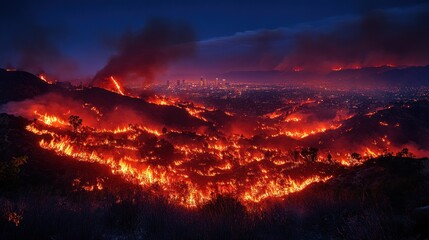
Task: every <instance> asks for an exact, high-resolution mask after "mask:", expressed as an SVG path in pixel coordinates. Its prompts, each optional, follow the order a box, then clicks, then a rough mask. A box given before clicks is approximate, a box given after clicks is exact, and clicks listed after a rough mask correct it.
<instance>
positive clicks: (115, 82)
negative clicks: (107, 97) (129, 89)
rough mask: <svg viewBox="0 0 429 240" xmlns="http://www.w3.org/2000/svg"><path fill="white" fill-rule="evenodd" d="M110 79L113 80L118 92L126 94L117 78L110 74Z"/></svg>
mask: <svg viewBox="0 0 429 240" xmlns="http://www.w3.org/2000/svg"><path fill="white" fill-rule="evenodd" d="M110 80H112V82H113V84H114V86H115V88H116V92H117V93H119V94H121V95H125V94H124V92H123V91H122V88H121V86H120V85H119V83H118V82H117V81H116V80H115V78H113V76H110Z"/></svg>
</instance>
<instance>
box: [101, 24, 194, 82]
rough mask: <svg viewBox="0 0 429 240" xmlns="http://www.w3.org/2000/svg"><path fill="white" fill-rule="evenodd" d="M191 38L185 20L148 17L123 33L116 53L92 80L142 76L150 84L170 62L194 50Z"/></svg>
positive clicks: (191, 33)
mask: <svg viewBox="0 0 429 240" xmlns="http://www.w3.org/2000/svg"><path fill="white" fill-rule="evenodd" d="M194 41H195V35H194V32H193V30H192V28H191V27H190V26H189V25H187V24H178V23H173V22H171V21H167V20H160V19H156V20H151V21H149V22H148V23H147V25H146V27H145V28H143V29H142V30H141V31H140V32H137V33H127V34H125V35H124V36H123V37H122V39H121V41H120V43H119V46H118V49H117V53H116V54H115V55H113V56H112V57H111V58H110V59H109V61H108V62H107V64H106V65H105V66H104V67H103V68H102V69H101V70H100V71H98V72H97V74H96V75H95V77H94V79H93V84H94V85H96V86H104V84H106V83H107V81H108V78H109V77H110V76H115V77H118V78H120V79H121V81H125V82H126V83H133V82H135V81H136V80H142V81H143V84H144V85H149V84H151V83H152V82H153V81H154V80H155V78H156V76H157V74H159V73H161V72H163V71H164V70H165V69H166V68H167V66H168V65H169V64H170V63H171V62H173V61H175V60H178V59H181V58H183V57H186V56H189V55H191V54H193V53H194V51H195V45H194ZM107 84H108V83H107Z"/></svg>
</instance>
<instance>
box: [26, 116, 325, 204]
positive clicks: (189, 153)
mask: <svg viewBox="0 0 429 240" xmlns="http://www.w3.org/2000/svg"><path fill="white" fill-rule="evenodd" d="M36 115H37V117H38V121H36V122H33V123H31V124H30V125H28V126H27V128H26V129H27V130H28V131H31V132H33V133H35V134H39V135H40V134H44V135H45V134H47V135H50V136H51V137H52V138H51V139H50V140H46V139H42V140H40V142H39V145H40V147H42V148H44V149H49V150H52V151H55V152H56V153H57V154H58V155H63V156H70V157H72V158H74V159H76V160H78V161H88V162H97V163H99V164H103V165H106V166H108V167H109V168H110V169H111V171H112V173H114V174H118V175H121V176H122V177H123V178H124V179H125V180H127V181H130V182H132V183H135V184H138V185H141V186H142V187H144V188H145V187H150V186H152V185H153V184H156V185H158V186H160V191H161V192H160V194H163V195H165V196H166V197H167V198H168V199H169V201H171V202H172V203H176V204H179V205H182V206H185V207H197V206H199V205H201V204H203V203H205V202H207V201H209V200H210V199H212V197H213V196H214V195H213V193H219V194H233V195H235V196H236V197H237V198H238V199H239V200H240V201H242V202H243V203H244V204H248V203H249V204H250V203H258V202H261V201H263V200H265V199H269V198H274V199H276V198H283V197H284V196H286V195H288V194H290V193H293V192H297V191H300V190H302V189H304V188H305V187H306V186H308V185H310V184H311V183H314V182H324V181H327V180H328V179H330V178H331V176H320V175H310V176H307V177H302V176H301V177H300V178H299V179H294V178H292V177H291V176H288V175H283V174H281V173H279V172H278V171H277V169H276V167H275V166H277V165H279V166H283V165H284V164H286V163H288V162H290V161H291V160H287V159H283V160H277V161H275V162H274V164H273V167H264V168H262V167H261V168H260V169H253V167H251V166H253V164H252V163H254V162H259V161H262V160H264V154H263V151H267V150H270V151H278V150H277V149H275V148H273V149H265V150H263V149H261V150H258V149H257V148H254V150H252V151H251V152H249V149H247V148H243V147H242V146H241V145H240V144H239V143H238V142H237V141H238V138H237V139H236V138H228V139H219V138H218V137H215V136H213V137H209V136H204V138H205V141H207V142H208V144H207V146H202V145H195V146H190V145H186V144H182V145H180V144H175V147H174V152H175V156H176V157H175V160H174V161H171V162H169V163H168V164H167V165H159V164H154V163H156V162H157V161H160V159H159V158H158V157H157V156H153V155H150V151H151V150H147V152H145V153H144V154H143V155H141V156H140V155H139V154H138V151H139V148H138V147H137V146H136V145H135V144H136V142H135V140H134V139H137V138H138V136H139V135H140V134H142V133H143V132H145V133H148V134H152V135H153V136H157V137H162V136H163V135H162V134H160V133H159V132H158V131H156V130H153V129H150V128H148V127H146V126H133V127H121V128H116V129H111V130H110V129H92V128H88V129H87V130H86V131H87V134H89V136H88V137H87V138H86V140H85V139H83V140H79V141H77V140H75V139H73V138H71V137H69V135H68V133H67V130H66V131H65V130H61V129H63V126H64V124H65V122H63V121H62V120H61V118H59V117H57V116H51V115H48V114H38V113H37V114H36ZM68 131H71V130H68ZM106 134H108V135H106ZM124 134H125V135H126V136H128V137H127V138H126V139H127V140H125V142H124V140H123V139H124V138H123V137H122V136H124ZM106 136H110V137H109V138H106ZM120 139H122V140H120ZM157 146H158V144H156V145H155V147H157ZM201 154H203V155H204V154H209V155H211V156H212V157H214V158H215V159H217V160H216V161H214V162H212V163H210V164H202V165H200V164H196V165H195V166H194V167H192V168H188V167H187V164H191V163H192V161H195V160H192V159H193V157H194V156H200V155H201ZM225 156H229V157H234V158H236V159H237V160H239V161H238V162H234V161H231V160H229V159H228V158H225ZM197 159H198V158H197ZM237 164H238V165H237ZM295 164H297V163H295ZM237 166H238V167H239V168H244V169H247V168H249V172H243V173H241V174H237V173H236V167H237ZM250 169H252V170H250ZM73 186H74V187H75V189H77V190H79V189H80V190H83V191H95V190H97V191H100V190H103V189H104V186H103V180H102V179H99V178H97V181H96V182H95V183H94V182H92V183H90V182H81V180H80V179H75V181H74V182H73ZM184 186H185V188H184Z"/></svg>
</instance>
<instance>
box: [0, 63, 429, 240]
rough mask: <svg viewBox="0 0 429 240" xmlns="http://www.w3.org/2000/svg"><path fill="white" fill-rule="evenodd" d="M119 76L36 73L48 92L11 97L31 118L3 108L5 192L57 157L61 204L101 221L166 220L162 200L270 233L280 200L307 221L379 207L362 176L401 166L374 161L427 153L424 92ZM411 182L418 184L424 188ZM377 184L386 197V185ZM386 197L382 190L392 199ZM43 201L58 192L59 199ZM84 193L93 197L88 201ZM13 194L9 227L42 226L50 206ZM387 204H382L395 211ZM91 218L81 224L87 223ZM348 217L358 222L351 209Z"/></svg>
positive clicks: (202, 217) (189, 212) (201, 218)
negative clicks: (138, 90)
mask: <svg viewBox="0 0 429 240" xmlns="http://www.w3.org/2000/svg"><path fill="white" fill-rule="evenodd" d="M8 73H10V74H21V73H20V72H19V71H17V72H8ZM19 76H22V75H19ZM110 80H111V81H110V83H109V84H107V83H106V85H105V89H101V88H82V87H73V86H71V87H66V88H65V87H64V86H62V85H61V84H58V83H55V82H52V83H47V82H45V81H44V80H43V79H41V78H37V77H36V78H35V82H33V83H32V84H34V86H38V88H35V89H37V91H38V92H36V94H35V93H34V92H24V93H22V95H18V97H19V98H15V101H6V102H5V104H4V105H2V111H4V112H7V113H9V114H13V115H16V116H22V117H24V118H26V119H27V120H24V119H21V120H19V121H18V120H17V119H19V118H16V117H11V116H9V117H4V116H3V115H2V118H1V121H0V124H2V126H3V125H5V126H6V127H5V128H4V130H3V128H2V130H1V131H2V132H3V133H4V134H5V136H6V137H5V138H4V139H3V138H2V139H0V141H2V144H4V147H2V148H1V149H0V150H1V151H2V153H4V154H3V155H4V156H5V158H6V159H7V161H5V163H4V164H3V163H2V165H1V166H0V170H1V171H0V176H2V177H3V176H7V177H5V178H0V188H1V187H6V188H7V187H8V186H10V188H13V187H14V186H16V184H20V182H22V181H24V180H23V179H25V178H29V177H28V176H27V175H28V173H29V170H28V169H36V170H37V171H34V172H33V173H32V174H33V178H34V175H36V177H35V179H39V178H40V176H38V175H37V174H38V173H37V172H38V171H39V170H40V169H44V168H46V166H51V165H52V166H53V169H55V170H53V171H52V172H57V170H56V169H57V168H58V169H59V170H58V173H57V176H56V177H55V178H54V179H58V178H59V179H61V183H60V186H61V188H62V189H67V190H64V191H66V192H67V191H68V194H71V196H67V197H64V196H56V195H55V198H59V200H58V199H56V200H55V201H54V203H53V204H55V206H56V208H58V209H62V210H61V211H64V212H68V211H74V214H75V213H77V212H79V214H81V212H85V211H88V212H91V217H97V216H98V217H100V218H102V219H109V218H110V217H109V216H112V215H113V216H114V217H113V218H112V220H111V221H113V223H109V224H113V225H114V226H117V225H115V224H120V226H121V228H127V227H128V226H133V227H136V226H140V225H139V224H140V223H138V222H139V221H140V220H139V219H140V217H137V216H157V218H158V217H159V218H162V216H158V215H159V212H160V211H161V210H160V209H169V210H168V211H169V212H171V213H173V212H175V213H176V214H178V215H177V216H178V218H180V219H182V220H183V219H189V221H190V222H189V223H188V225H186V226H191V225H193V226H194V225H195V224H197V225H198V224H207V223H208V222H210V221H219V222H223V221H226V222H227V223H226V224H228V226H233V228H234V229H235V230H234V232H236V233H237V234H239V235H240V236H242V235H243V234H246V231H247V230H245V229H242V228H240V226H241V225H240V226H236V225H234V222H228V221H229V220H228V217H231V219H241V220H240V222H241V221H244V222H245V226H247V227H248V226H257V227H250V229H251V233H248V234H265V233H262V232H260V233H258V230H257V229H264V228H263V227H262V226H264V224H266V223H267V222H278V221H279V220H278V219H276V216H278V210H279V209H282V210H281V211H289V210H287V209H289V208H290V209H291V210H290V211H291V213H282V216H287V219H294V218H299V219H303V220H302V221H305V222H306V224H308V223H309V222H311V218H312V217H314V216H315V215H312V214H321V216H322V215H323V216H325V215H326V214H325V213H323V211H325V210H326V211H328V209H329V211H334V210H335V207H339V208H341V209H348V208H349V207H350V206H349V205H347V204H351V203H352V204H357V205H356V206H358V205H359V206H361V205H360V204H363V205H366V204H374V202H372V201H375V200H371V198H370V197H368V196H373V194H375V193H373V192H371V193H367V192H365V193H363V194H362V191H373V187H372V185H371V184H369V185H368V183H365V184H364V185H365V186H371V187H370V188H369V190H368V189H366V190H362V189H360V188H359V187H358V186H360V187H361V186H363V185H362V183H360V182H359V181H362V177H361V176H360V175H359V174H364V175H365V176H370V177H368V178H367V177H365V178H364V179H366V180H365V181H370V179H373V178H376V177H379V175H380V176H384V175H383V174H387V173H389V174H390V171H393V173H395V171H398V170H395V169H394V166H390V165H388V166H385V167H383V166H382V165H380V166H379V165H378V163H375V162H373V161H375V160H374V158H378V159H382V160H383V159H384V161H385V160H386V159H396V160H395V161H401V163H392V164H401V166H402V165H404V164H405V165H404V166H408V165H407V164H411V165H412V164H414V163H412V162H409V163H408V162H407V163H405V162H404V161H406V160H407V161H414V160H410V159H411V157H416V156H418V157H421V156H427V150H428V149H427V146H426V145H425V143H426V142H427V140H428V139H427V136H429V135H428V134H427V133H428V127H427V124H426V120H427V119H428V115H427V114H428V112H429V111H428V108H429V103H428V102H427V100H425V97H424V96H423V97H422V95H419V93H417V95H414V96H413V97H410V96H407V97H406V98H405V99H401V100H399V101H396V100H393V101H392V100H391V99H397V98H398V97H397V96H398V93H393V94H392V96H393V97H392V98H389V97H386V98H387V99H388V100H383V99H380V98H378V97H377V96H374V95H370V94H371V93H361V92H359V93H347V94H346V93H344V92H342V91H327V92H323V93H320V92H319V90H315V91H313V90H308V89H302V90H300V91H297V89H282V88H281V89H279V88H275V87H273V88H270V89H269V91H267V92H264V91H265V90H264V88H263V89H262V90H261V89H260V88H259V87H258V86H255V87H253V88H251V89H250V90H249V87H248V86H246V87H244V88H243V89H246V90H242V89H241V88H240V86H236V87H235V89H233V91H231V92H232V94H237V96H236V97H234V98H232V97H231V98H229V99H227V101H223V98H222V96H223V95H222V94H227V95H228V96H231V93H230V92H228V91H230V90H229V89H222V90H219V91H220V92H219V93H216V92H215V93H212V95H207V94H206V93H205V92H204V91H205V90H204V89H200V90H198V91H197V93H194V92H190V93H191V94H189V95H190V96H193V97H191V98H190V97H186V95H187V94H183V95H179V94H174V93H171V92H168V91H162V90H161V91H157V94H152V95H150V96H146V97H145V98H140V97H136V96H132V95H129V91H128V89H127V88H125V87H123V86H122V84H121V81H120V79H119V78H115V77H112V78H110ZM38 84H41V85H40V86H39V85H38ZM18 86H19V85H18ZM10 90H11V91H12V92H14V91H15V90H14V89H13V88H11V89H10ZM106 90H108V91H106ZM187 91H191V90H187ZM199 92H201V95H198V93H199ZM216 94H219V95H216ZM367 94H369V95H370V96H368V95H367ZM388 94H389V93H386V95H388ZM26 96H27V97H26ZM28 96H30V97H28ZM200 96H202V97H200ZM248 96H253V97H254V98H249V97H248ZM383 97H385V96H383ZM106 99H109V101H106ZM267 99H269V100H267ZM368 99H369V100H368ZM225 103H226V104H225ZM355 106H356V107H355ZM3 118H4V119H3ZM10 119H14V121H17V122H20V121H21V122H22V123H20V124H19V125H20V126H22V127H14V126H10V125H9V121H11V120H10ZM416 127H417V128H418V129H416ZM17 129H21V130H17ZM369 129H370V130H369ZM409 132H413V133H414V134H412V135H410V134H409ZM9 139H12V142H10V140H9ZM20 142H23V143H25V144H24V145H25V146H21V144H20ZM29 146H31V147H29ZM23 149H24V150H23ZM16 153H20V154H19V155H17V154H16ZM394 156H396V158H395V157H394ZM34 159H38V160H37V161H35V160H34ZM40 159H44V160H40ZM398 159H399V160H398ZM380 161H381V160H380ZM392 161H393V160H392ZM415 161H416V162H417V160H415ZM422 163H423V161H422ZM374 164H377V165H374ZM383 164H384V163H383ZM386 164H390V163H386ZM416 164H417V163H416ZM392 167H393V169H392ZM409 167H410V166H409ZM413 169H414V168H413ZM416 169H417V168H416ZM43 171H45V170H43ZM407 171H408V170H407ZM410 171H411V170H410ZM413 171H414V170H413ZM416 171H417V170H416ZM422 171H423V170H422ZM21 172H22V173H23V174H21ZM63 173H67V174H63ZM82 173H84V174H82ZM393 173H392V174H393ZM39 174H45V172H43V173H39ZM50 174H52V173H50ZM354 174H356V176H355V175H354ZM419 174H420V173H419ZM48 175H49V174H48ZM63 175H64V176H63ZM373 175H374V176H373ZM394 176H396V175H392V176H390V175H389V176H388V179H390V178H393V177H394ZM416 176H420V175H416ZM30 179H31V178H30ZM49 179H50V178H48V180H46V181H47V182H50V181H51V180H49ZM407 179H408V180H406V182H407V184H410V185H411V186H420V185H421V184H423V183H422V182H419V181H420V180H418V181H417V180H415V182H413V181H414V180H413V179H414V178H410V179H409V178H408V177H407ZM416 179H417V178H416ZM418 179H420V178H418ZM39 181H43V180H39ZM371 181H372V180H371ZM374 181H375V180H374ZM377 181H378V180H377ZM381 181H383V182H385V180H381ZM386 181H387V180H386ZM30 182H32V181H30ZM409 182H410V183H409ZM411 182H412V183H411ZM3 183H7V184H3ZM11 183H13V184H11ZM36 183H37V181H36ZM55 184H58V183H55ZM342 184H349V185H347V187H345V188H346V189H349V190H347V191H343V190H341V191H340V190H338V189H343V188H344V187H342ZM397 184H399V186H398V187H400V188H401V189H406V190H407V191H414V190H413V189H414V188H409V187H406V188H404V187H403V186H402V185H400V184H402V182H401V183H397ZM419 184H420V185H419ZM55 186H56V187H58V186H57V185H55ZM407 186H408V185H407ZM337 188H338V189H337ZM354 188H357V189H356V190H350V189H354ZM336 189H337V190H336ZM422 189H423V188H422ZM22 191H23V192H26V191H27V190H25V189H23V190H22ZM374 191H376V192H377V194H378V191H379V190H374ZM383 191H385V190H383ZM416 191H417V190H416ZM422 191H423V190H422ZM377 194H375V195H374V196H378V197H379V195H377ZM410 194H411V195H412V194H415V193H414V192H413V193H411V192H410ZM42 195H43V193H42ZM362 196H364V197H363V198H362ZM36 198H37V199H41V201H45V200H43V199H46V198H49V196H48V197H45V196H43V197H42V196H36ZM73 199H74V200H73ZM75 199H85V200H84V203H81V205H79V204H77V203H76V200H75ZM106 199H107V200H106ZM160 199H161V200H160ZM317 199H319V200H317ZM344 199H346V204H344V203H343V201H344ZM383 201H387V202H389V201H391V199H390V198H388V199H386V200H383ZM375 202H377V201H375ZM0 204H2V206H3V207H2V208H3V209H4V210H3V211H2V212H1V216H0V221H3V223H4V224H6V225H7V226H8V228H10V229H12V228H13V229H15V230H20V229H23V231H24V230H25V229H27V231H28V226H29V222H37V221H34V219H37V214H35V215H31V214H29V213H33V210H29V209H33V208H34V209H35V206H33V205H32V204H31V203H30V202H28V201H26V200H25V201H24V202H23V201H17V202H13V203H12V202H9V201H8V200H7V199H6V200H1V199H0ZM279 204H280V207H277V206H278V205H279ZM342 204H343V205H344V206H343V205H342ZM392 204H393V203H392ZM346 205H347V206H346ZM314 206H325V207H322V208H321V209H318V207H316V208H317V209H315V208H314ZM334 206H335V207H334ZM371 206H372V205H371ZM389 206H391V205H389ZM413 206H415V205H413ZM278 208H279V209H278ZM76 209H78V210H76ZM79 209H80V210H79ZM127 209H128V210H127ZM285 209H286V210H285ZM355 210H356V209H355ZM43 211H47V214H48V215H49V214H53V213H51V212H49V211H50V210H47V209H46V210H43ZM76 211H77V212H76ZM181 211H184V212H181ZM341 211H344V210H341ZM356 211H357V212H359V211H358V210H356ZM374 211H377V212H376V213H371V214H377V216H385V215H380V214H386V213H385V212H384V210H379V209H376V210H374ZM380 211H381V213H380ZM404 211H405V210H404ZM407 211H408V210H407ZM95 212H98V213H100V212H101V213H102V215H97V214H98V213H95ZM302 212H306V213H302ZM118 214H123V216H122V215H121V216H122V217H121V216H118ZM136 214H137V216H135V215H136ZM180 214H183V215H180ZM290 214H292V215H290ZM295 215H296V216H295ZM133 216H134V217H133ZM389 216H390V215H389ZM335 217H338V216H337V215H335ZM173 218H174V221H175V223H177V222H179V221H176V220H177V219H176V218H175V217H173ZM90 219H92V218H90ZM121 219H122V220H121ZM128 219H130V220H132V222H131V223H130V222H128ZM389 219H394V218H393V217H389ZM81 220H82V219H81V218H78V220H76V221H78V222H79V224H77V225H78V226H81ZM92 220H94V221H95V222H97V221H98V220H96V219H92ZM92 220H91V221H92ZM159 220H160V219H159ZM164 220H165V219H161V221H164ZM118 221H122V222H118ZM144 221H146V220H144ZM151 221H152V220H148V222H151ZM231 221H232V220H231ZM300 221H301V220H300ZM317 221H322V220H317ZM335 221H341V222H343V221H348V220H347V219H344V216H342V215H341V217H339V218H338V219H336V220H335ZM335 221H334V222H335ZM419 221H420V220H419ZM45 222H46V221H45ZM280 222H281V221H280ZM175 223H174V224H175ZM174 224H173V225H174ZM282 224H285V225H287V224H286V223H283V222H282ZM368 224H369V225H371V226H378V225H377V224H374V223H372V222H370V223H368ZM54 225H55V223H54ZM208 225H210V226H212V225H211V224H208ZM108 226H111V225H108ZM174 226H176V225H174ZM213 226H214V227H215V228H216V227H219V225H216V224H214V225H213ZM282 226H283V225H282ZM341 226H343V227H344V228H345V229H342V230H341V231H340V232H335V233H333V232H329V231H328V232H329V234H330V235H332V234H334V235H338V236H342V234H347V233H349V232H350V231H351V229H346V227H347V226H348V227H352V226H349V225H347V224H345V223H341ZM109 228H110V227H109ZM38 229H44V228H43V226H39V227H38ZM113 229H115V228H114V227H113ZM149 229H150V228H149ZM177 229H183V227H177ZM177 229H176V230H177ZM199 229H205V228H199ZM307 230H308V229H306V230H305V231H307ZM46 231H48V230H46ZM82 231H83V230H82ZM129 231H133V230H129ZM201 231H202V234H207V231H205V230H201ZM303 231H304V230H303ZM375 231H376V232H380V231H381V230H380V229H377V230H375ZM9 232H10V231H9ZM48 232H49V231H48ZM177 232H181V230H180V231H179V230H177ZM154 234H155V233H154ZM231 234H232V235H233V233H232V232H231V233H228V236H232V235H231ZM296 234H298V232H297V233H296ZM39 235H40V236H44V235H43V233H39ZM298 235H299V236H301V235H300V234H298ZM298 235H297V236H298ZM187 236H188V235H187ZM282 236H283V235H282Z"/></svg>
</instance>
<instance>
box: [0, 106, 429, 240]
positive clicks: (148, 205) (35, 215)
mask: <svg viewBox="0 0 429 240" xmlns="http://www.w3.org/2000/svg"><path fill="white" fill-rule="evenodd" d="M27 123H28V121H27V120H24V119H22V118H18V117H14V116H11V115H7V114H1V115H0V164H1V165H0V188H1V190H0V206H1V207H0V211H1V212H0V239H172V238H173V239H285V238H288V239H427V238H429V181H428V179H429V161H428V159H414V158H408V157H403V156H402V157H400V156H401V155H400V156H398V157H393V156H388V157H382V158H377V159H371V160H368V161H367V162H366V163H365V164H363V165H361V166H358V167H354V168H349V169H342V170H341V171H342V173H341V174H339V175H338V176H337V177H334V178H333V179H331V180H330V181H328V182H326V183H317V184H313V185H311V186H309V187H307V188H306V189H304V190H303V191H301V192H298V193H295V194H291V195H289V196H288V197H287V198H286V199H285V200H284V201H281V202H278V201H277V202H272V203H267V204H265V205H264V206H262V207H261V206H259V207H261V208H263V209H258V208H256V207H255V208H253V209H246V208H245V207H244V206H243V205H241V204H240V203H239V202H238V201H237V200H235V199H234V198H232V197H230V196H218V197H217V198H215V200H213V201H212V202H210V203H208V204H206V205H204V206H201V207H199V208H198V209H192V210H188V209H184V208H181V207H176V206H174V205H171V204H169V203H168V202H167V201H165V200H163V199H160V198H158V197H156V196H154V195H153V194H151V191H150V190H145V191H143V190H141V189H140V188H139V187H136V186H134V185H131V184H129V183H126V182H124V181H123V180H121V178H120V177H118V176H115V175H112V174H111V172H110V171H109V169H107V168H105V167H103V166H100V165H98V164H95V163H88V162H76V161H75V160H73V159H68V158H66V157H58V156H56V155H55V154H54V153H51V152H49V151H46V150H43V149H40V148H39V147H38V136H35V135H33V134H31V133H30V132H27V131H26V130H25V126H26V124H27ZM99 182H102V188H100V189H99V188H97V186H96V184H97V183H99ZM91 186H92V188H91Z"/></svg>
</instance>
